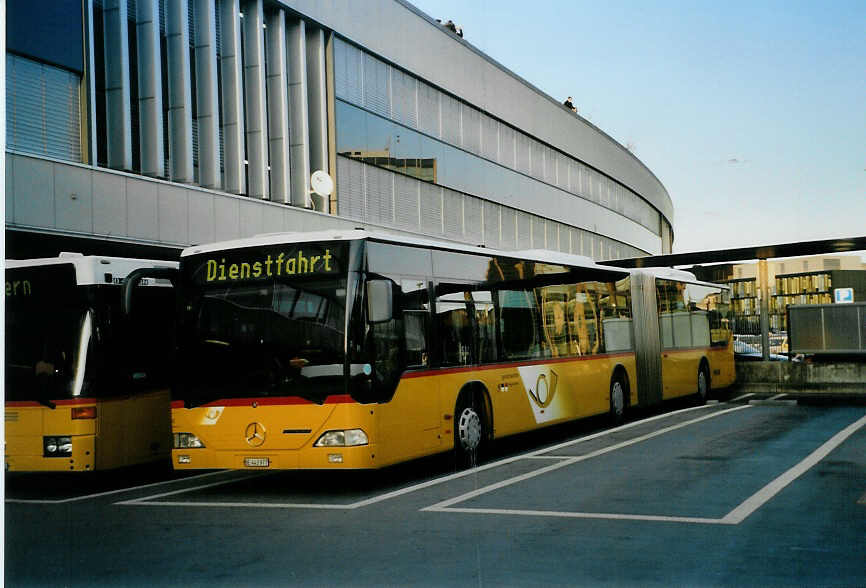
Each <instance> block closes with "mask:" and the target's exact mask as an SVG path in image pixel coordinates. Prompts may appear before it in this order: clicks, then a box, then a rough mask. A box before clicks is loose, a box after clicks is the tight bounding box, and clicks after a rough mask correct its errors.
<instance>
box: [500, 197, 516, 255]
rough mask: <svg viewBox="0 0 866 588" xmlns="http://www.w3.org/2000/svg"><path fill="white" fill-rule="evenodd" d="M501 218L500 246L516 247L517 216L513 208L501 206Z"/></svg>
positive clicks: (506, 247) (505, 247)
mask: <svg viewBox="0 0 866 588" xmlns="http://www.w3.org/2000/svg"><path fill="white" fill-rule="evenodd" d="M499 214H500V215H501V219H500V227H501V228H500V237H501V239H500V241H499V246H500V247H502V248H503V249H515V248H516V247H517V241H516V237H517V228H516V227H517V224H516V223H517V217H516V215H515V211H514V209H513V208H508V207H507V206H503V207H501V209H500V211H499Z"/></svg>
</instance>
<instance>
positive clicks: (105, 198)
mask: <svg viewBox="0 0 866 588" xmlns="http://www.w3.org/2000/svg"><path fill="white" fill-rule="evenodd" d="M128 219H129V215H128V214H127V207H126V176H123V175H119V174H112V173H106V172H97V173H94V174H93V232H94V233H96V234H97V235H111V236H115V237H126V236H128V235H129V225H128Z"/></svg>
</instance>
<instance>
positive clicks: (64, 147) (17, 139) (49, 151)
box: [6, 53, 81, 162]
mask: <svg viewBox="0 0 866 588" xmlns="http://www.w3.org/2000/svg"><path fill="white" fill-rule="evenodd" d="M80 86H81V76H80V75H79V74H77V73H75V72H71V71H69V70H66V69H63V68H59V67H55V66H53V65H47V64H44V63H40V62H38V61H34V60H32V59H27V58H26V57H20V56H18V55H13V54H11V53H7V54H6V145H7V147H8V148H9V149H12V150H17V151H26V152H28V153H33V154H36V155H44V156H46V157H56V158H57V159H65V160H69V161H78V162H80V161H81V96H80Z"/></svg>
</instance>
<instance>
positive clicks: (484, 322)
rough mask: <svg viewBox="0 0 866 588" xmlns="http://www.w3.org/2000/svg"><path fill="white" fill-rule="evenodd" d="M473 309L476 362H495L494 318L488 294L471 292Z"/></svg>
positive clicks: (490, 298) (490, 297)
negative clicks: (475, 331) (475, 330)
mask: <svg viewBox="0 0 866 588" xmlns="http://www.w3.org/2000/svg"><path fill="white" fill-rule="evenodd" d="M472 300H473V306H474V307H475V325H476V328H477V333H478V337H477V340H476V346H477V349H478V361H479V362H481V363H488V362H493V361H496V318H495V316H494V311H493V298H492V296H491V295H490V292H473V293H472Z"/></svg>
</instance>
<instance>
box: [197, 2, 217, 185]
mask: <svg viewBox="0 0 866 588" xmlns="http://www.w3.org/2000/svg"><path fill="white" fill-rule="evenodd" d="M195 78H196V79H195V82H196V84H195V90H196V92H195V93H196V102H195V104H196V114H197V119H196V120H197V121H198V183H199V185H201V186H204V187H205V188H221V187H222V185H221V184H222V182H221V178H220V134H219V120H220V115H219V100H218V98H217V95H218V92H219V85H218V83H217V46H216V6H215V5H214V0H195Z"/></svg>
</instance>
